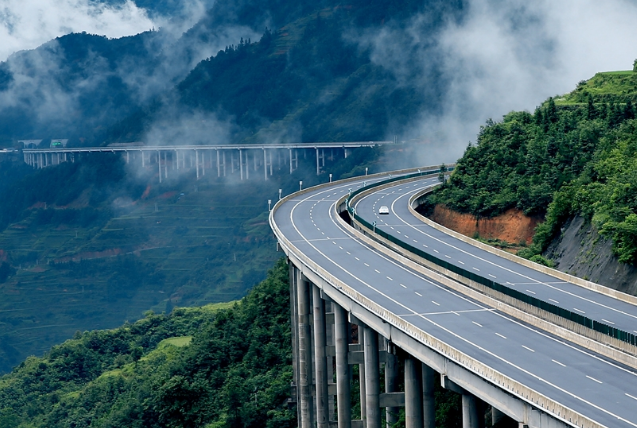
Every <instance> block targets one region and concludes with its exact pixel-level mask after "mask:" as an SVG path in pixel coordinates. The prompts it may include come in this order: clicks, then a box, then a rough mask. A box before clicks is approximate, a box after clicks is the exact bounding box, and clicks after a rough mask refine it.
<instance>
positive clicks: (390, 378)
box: [385, 341, 398, 428]
mask: <svg viewBox="0 0 637 428" xmlns="http://www.w3.org/2000/svg"><path fill="white" fill-rule="evenodd" d="M397 391H398V357H397V356H396V352H395V347H394V345H393V344H392V343H391V342H389V341H388V342H387V358H386V359H385V392H386V393H387V392H397ZM385 420H386V421H387V428H391V427H392V425H393V424H395V423H396V422H398V407H386V408H385Z"/></svg>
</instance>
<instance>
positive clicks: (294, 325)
mask: <svg viewBox="0 0 637 428" xmlns="http://www.w3.org/2000/svg"><path fill="white" fill-rule="evenodd" d="M288 266H289V269H290V321H291V323H290V324H291V330H292V345H293V346H292V363H293V364H292V370H293V380H292V386H293V400H294V403H295V404H296V419H297V420H298V421H299V422H300V421H301V412H300V410H301V406H300V405H299V403H300V398H299V392H300V389H299V385H300V380H299V334H298V333H299V311H298V296H297V290H298V285H297V284H298V281H299V279H300V276H301V275H300V273H299V271H298V269H297V268H296V266H294V264H292V262H291V261H288Z"/></svg>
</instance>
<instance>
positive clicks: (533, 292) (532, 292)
mask: <svg viewBox="0 0 637 428" xmlns="http://www.w3.org/2000/svg"><path fill="white" fill-rule="evenodd" d="M526 291H527V293H531V294H535V291H531V290H526Z"/></svg>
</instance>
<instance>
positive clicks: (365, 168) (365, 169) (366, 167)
mask: <svg viewBox="0 0 637 428" xmlns="http://www.w3.org/2000/svg"><path fill="white" fill-rule="evenodd" d="M367 169H368V168H367V167H365V175H367Z"/></svg>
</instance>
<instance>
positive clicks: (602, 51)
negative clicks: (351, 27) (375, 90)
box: [360, 0, 637, 163]
mask: <svg viewBox="0 0 637 428" xmlns="http://www.w3.org/2000/svg"><path fill="white" fill-rule="evenodd" d="M466 6H467V7H466V9H465V12H464V15H463V16H462V17H461V18H460V19H457V20H455V21H449V22H447V23H446V24H445V25H444V26H443V28H442V30H441V31H440V32H439V33H438V35H437V36H436V37H435V38H434V39H430V40H422V39H421V36H420V35H421V34H423V32H422V31H420V28H422V26H423V25H429V22H428V18H427V16H418V17H416V18H414V19H412V21H411V22H410V23H409V25H407V26H402V27H399V26H395V27H392V26H391V24H390V25H387V26H385V27H384V28H382V29H380V30H379V31H376V32H374V31H370V32H369V33H366V34H365V35H364V37H362V38H361V40H364V42H360V43H363V47H365V48H371V59H372V61H373V62H375V63H376V64H379V65H381V66H383V67H385V68H386V69H387V70H390V71H391V72H392V73H394V75H395V76H396V78H397V81H398V82H399V84H403V83H409V84H411V85H413V86H416V87H418V88H420V90H421V92H422V94H423V97H428V96H431V91H432V88H431V87H429V86H428V83H430V82H429V81H428V79H427V77H428V76H429V75H430V74H431V73H432V72H434V71H435V72H440V73H442V76H443V80H442V81H443V82H444V83H443V92H442V100H443V103H442V110H441V111H440V112H439V113H437V114H431V113H427V114H426V115H425V114H423V115H421V117H419V118H418V120H417V121H415V123H412V124H411V125H410V126H408V127H407V129H406V131H405V133H404V135H403V137H404V138H422V139H426V140H428V141H430V142H431V143H430V145H429V147H430V150H427V161H426V162H427V163H432V162H434V163H435V162H438V161H446V162H449V161H453V160H455V159H457V158H458V157H459V156H461V155H462V152H463V151H464V148H465V147H466V145H467V143H468V142H469V141H470V140H473V141H475V138H476V135H477V132H478V130H479V126H480V125H482V124H484V123H485V121H486V120H487V119H488V118H493V119H494V120H498V119H500V118H501V117H502V116H503V115H504V114H506V113H508V112H509V111H511V110H529V111H533V110H534V109H535V107H536V106H537V105H539V104H540V103H541V102H542V101H544V100H545V99H546V98H548V97H549V96H553V95H557V94H563V93H566V92H569V91H571V90H573V89H574V88H575V86H576V85H577V82H578V81H580V80H583V79H588V78H590V77H592V76H593V75H594V74H595V73H596V72H598V71H607V70H627V69H631V68H632V64H633V60H634V59H635V58H637V46H636V45H635V40H637V26H636V25H635V22H637V3H636V2H634V1H628V0H608V1H605V2H598V1H593V0H563V1H559V2H555V1H550V0H538V1H535V2H527V1H524V0H511V1H501V0H469V1H468V3H467V5H466ZM414 77H416V78H417V79H418V80H417V81H414V80H412V79H414ZM414 82H415V83H414ZM433 158H435V159H433Z"/></svg>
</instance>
